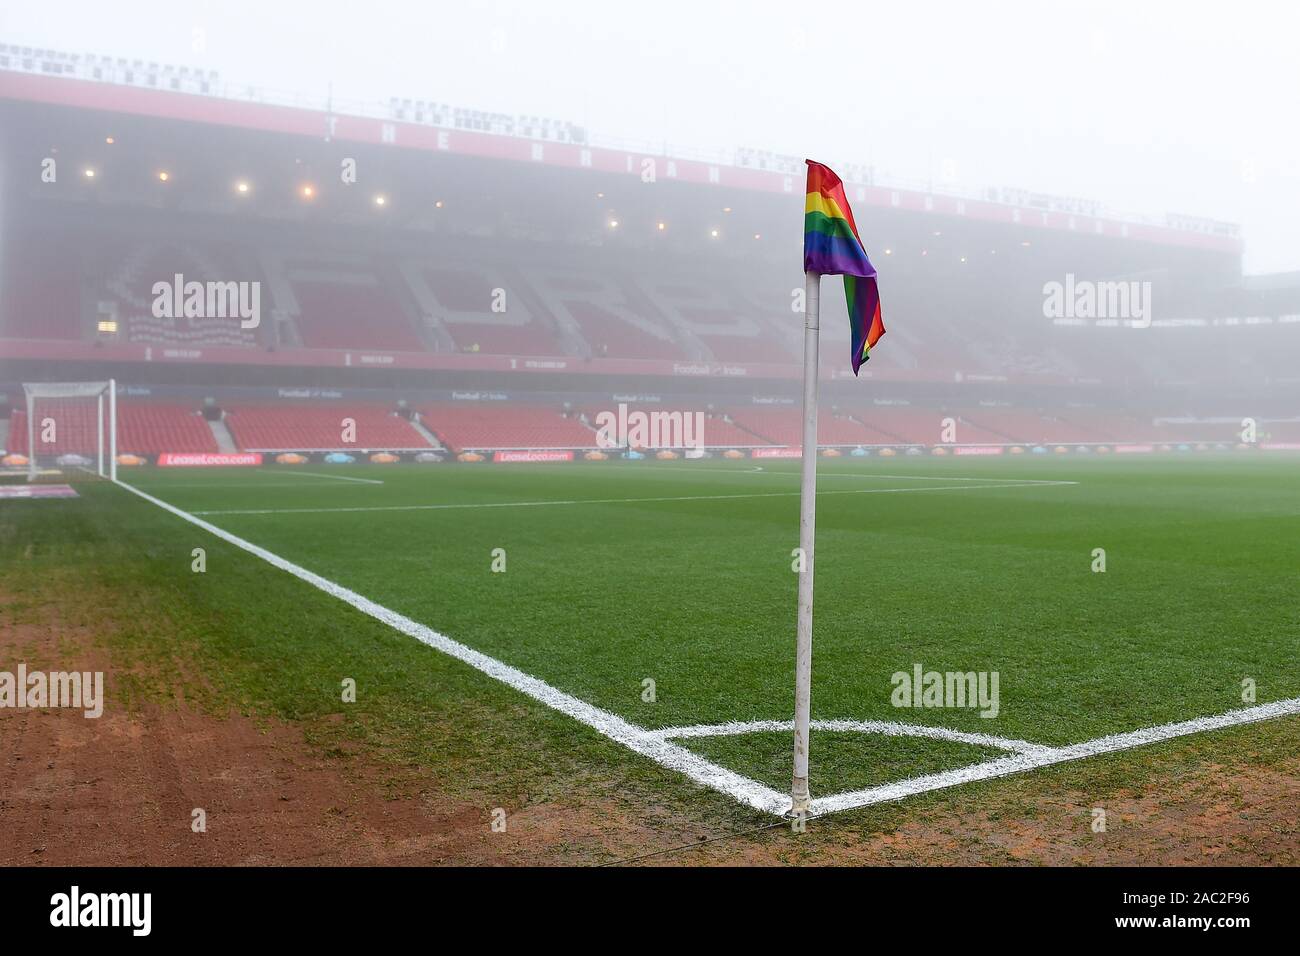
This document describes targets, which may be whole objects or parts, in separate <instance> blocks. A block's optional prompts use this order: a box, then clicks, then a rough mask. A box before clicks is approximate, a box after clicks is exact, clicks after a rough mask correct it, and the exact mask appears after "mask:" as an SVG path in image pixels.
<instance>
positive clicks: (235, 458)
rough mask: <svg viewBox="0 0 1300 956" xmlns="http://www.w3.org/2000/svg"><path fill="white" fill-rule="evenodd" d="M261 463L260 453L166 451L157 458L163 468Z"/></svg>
mask: <svg viewBox="0 0 1300 956" xmlns="http://www.w3.org/2000/svg"><path fill="white" fill-rule="evenodd" d="M261 463H262V453H261V452H260V451H241V452H237V453H234V454H231V453H227V452H175V451H167V452H163V453H162V454H161V455H159V456H158V464H159V465H161V466H163V467H164V468H207V467H212V466H218V465H219V466H229V465H260V464H261Z"/></svg>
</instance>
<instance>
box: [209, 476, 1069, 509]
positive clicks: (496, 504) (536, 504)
mask: <svg viewBox="0 0 1300 956" xmlns="http://www.w3.org/2000/svg"><path fill="white" fill-rule="evenodd" d="M1077 484H1078V482H1077V481H1045V482H1039V483H1036V484H1028V483H1026V482H1023V481H1021V482H1017V483H1015V484H1008V485H941V486H938V487H936V486H933V485H929V486H925V487H921V488H852V489H848V490H844V491H818V492H817V496H818V497H819V498H820V497H822V496H825V495H883V494H906V493H908V492H919V491H988V490H990V489H993V488H1041V487H1044V486H1050V485H1077ZM797 497H799V492H797V491H756V492H750V493H743V494H734V495H664V496H658V497H652V498H572V499H556V500H553V501H471V502H448V503H446V504H434V505H374V506H369V507H367V506H364V505H355V506H346V507H340V508H222V509H216V510H209V511H195V512H194V514H196V515H312V514H332V513H334V512H340V513H341V512H353V511H460V510H464V509H471V508H544V507H547V506H553V505H624V504H646V503H651V502H661V501H729V500H734V499H738V498H797Z"/></svg>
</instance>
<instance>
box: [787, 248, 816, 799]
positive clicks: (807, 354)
mask: <svg viewBox="0 0 1300 956" xmlns="http://www.w3.org/2000/svg"><path fill="white" fill-rule="evenodd" d="M821 278H822V277H821V274H820V273H817V272H805V273H804V313H803V472H802V476H801V480H800V483H799V550H800V553H801V554H802V555H803V561H804V563H803V572H802V573H801V574H800V575H799V621H798V626H797V630H796V637H795V655H794V781H793V783H792V784H791V786H790V799H791V806H790V813H791V814H796V813H807V812H808V801H809V797H808V719H809V714H810V711H811V699H812V612H813V546H814V544H815V542H816V534H817V347H818V332H819V330H820V324H819V323H820V316H821V301H820V299H821Z"/></svg>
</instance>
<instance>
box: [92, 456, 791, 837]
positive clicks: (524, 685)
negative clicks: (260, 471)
mask: <svg viewBox="0 0 1300 956" xmlns="http://www.w3.org/2000/svg"><path fill="white" fill-rule="evenodd" d="M117 485H118V486H119V487H121V488H124V489H125V490H127V491H129V492H130V493H131V494H133V495H137V496H138V497H140V498H143V499H144V500H145V501H147V502H149V503H150V504H153V505H156V506H157V507H159V508H161V509H163V510H164V511H166V512H168V513H169V514H172V515H175V516H176V517H177V518H180V519H181V520H182V521H187V522H189V523H190V524H192V525H194V526H195V527H198V528H202V529H203V530H204V531H206V532H208V533H209V534H211V535H214V536H216V537H218V538H220V539H221V540H222V541H225V542H226V543H227V544H232V545H234V546H235V547H237V548H239V549H241V550H243V551H246V552H248V553H249V554H251V555H253V556H254V557H257V558H261V559H262V560H263V561H265V562H266V563H267V564H270V565H272V566H273V567H276V568H279V569H280V570H281V571H285V572H287V573H289V574H291V575H293V576H294V577H296V578H298V579H299V580H300V581H304V582H306V583H307V584H310V585H311V586H312V587H314V588H317V589H318V590H321V591H324V592H325V593H326V594H328V595H330V596H331V597H335V598H338V599H339V600H340V601H342V602H343V603H345V604H348V605H351V606H352V607H353V608H355V609H356V610H358V611H360V612H361V613H362V614H365V615H367V616H368V617H372V618H374V619H375V620H376V621H379V622H380V623H382V624H387V625H388V626H389V627H391V628H393V629H394V630H397V631H400V632H401V633H403V634H406V635H407V636H409V637H413V638H415V639H416V640H417V641H420V642H421V643H422V644H427V645H428V646H429V647H432V648H433V649H434V650H437V651H441V652H442V653H443V654H446V655H447V656H448V657H454V658H455V659H456V660H458V661H461V662H463V663H465V664H468V665H469V666H470V667H473V668H474V669H475V670H477V671H481V672H482V673H484V674H486V675H488V676H489V677H491V678H493V679H495V680H498V681H500V682H501V683H503V684H505V685H507V686H508V687H512V688H514V689H515V690H517V691H519V692H520V693H523V694H526V695H527V696H529V697H531V698H532V699H533V700H535V701H537V702H538V703H541V704H544V705H545V706H547V707H549V708H551V709H552V710H556V711H559V712H560V713H562V714H565V715H567V716H569V717H572V718H573V719H574V720H576V721H578V722H579V723H582V724H585V725H587V726H588V727H590V728H592V729H593V730H595V731H596V732H597V733H599V734H602V735H603V736H605V737H608V738H609V739H610V740H613V741H614V742H615V743H619V744H622V745H623V746H624V747H627V748H628V749H629V750H631V751H633V752H634V753H638V754H640V755H642V756H643V757H649V758H650V759H651V760H653V761H654V762H655V763H657V764H659V765H660V766H662V767H666V768H668V769H669V770H675V771H676V772H678V773H680V774H683V775H685V776H687V777H689V778H690V779H691V780H693V781H695V782H696V783H698V784H700V785H701V786H705V787H709V788H711V789H713V790H716V791H718V792H719V793H723V794H725V795H727V796H729V797H731V798H732V799H733V800H736V801H737V802H739V803H742V804H745V805H746V806H749V807H752V808H754V809H755V810H760V811H762V812H764V813H776V814H780V813H783V812H784V811H785V810H786V809H787V807H788V805H789V802H790V798H789V797H788V796H787V795H785V794H783V793H778V792H777V791H775V790H773V789H772V788H771V787H766V786H764V785H763V784H761V783H759V782H758V781H756V780H751V779H749V778H748V777H745V776H742V775H741V774H738V773H736V772H735V771H732V770H728V769H727V768H725V767H721V766H719V765H718V764H715V763H712V762H711V761H708V760H705V759H704V758H703V757H701V756H700V755H699V754H696V753H694V752H692V751H690V750H687V749H686V748H685V747H681V746H679V745H677V744H674V743H671V742H670V741H667V740H664V739H663V738H662V737H660V736H658V735H657V734H654V733H652V732H650V731H648V730H646V729H645V728H643V727H638V726H637V725H636V724H633V723H631V722H630V721H626V720H624V719H623V718H621V717H618V716H615V715H614V714H611V713H610V712H609V711H606V710H601V709H600V708H599V707H596V706H594V705H592V704H588V703H587V702H586V701H583V700H579V699H578V698H577V697H574V696H573V695H572V694H566V693H565V692H564V691H562V690H559V689H558V688H555V687H552V686H551V685H550V684H547V683H546V682H545V681H542V680H539V679H538V678H536V677H533V676H532V675H531V674H526V673H524V672H523V671H521V670H519V669H518V668H515V667H511V666H510V665H509V664H506V663H505V662H503V661H499V660H497V659H496V658H494V657H489V656H488V655H486V654H484V653H482V652H480V651H476V650H474V649H473V648H471V647H469V646H467V645H465V644H462V643H460V642H459V641H455V640H452V639H451V638H450V637H447V636H446V635H445V634H440V633H438V632H437V631H435V630H433V628H431V627H427V626H425V625H423V624H421V623H419V622H418V621H413V620H411V619H410V618H409V617H406V616H405V615H403V614H399V613H398V612H397V611H394V610H392V609H390V608H387V607H384V606H383V605H382V604H378V603H376V602H375V601H372V600H370V599H369V598H367V597H364V596H363V595H360V594H358V593H357V592H355V591H352V590H349V589H348V588H345V587H343V585H341V584H337V583H335V582H334V581H331V580H329V579H328V578H324V577H321V576H320V575H319V574H316V573H315V572H313V571H308V570H307V569H306V568H304V567H302V566H300V565H297V564H294V563H293V562H292V561H290V560H288V559H287V558H282V557H280V556H279V555H278V554H275V553H274V552H272V551H268V550H267V549H265V548H263V547H260V546H259V545H256V544H253V543H252V542H251V541H246V540H244V539H243V538H241V537H239V536H238V535H234V534H231V533H230V532H229V531H226V530H224V529H222V528H218V527H217V526H216V525H214V524H211V523H209V522H207V521H204V520H203V519H201V518H196V517H195V516H194V515H192V514H190V513H189V512H187V511H183V510H182V509H180V508H177V507H176V506H175V505H172V504H169V503H168V502H166V501H163V500H162V499H161V498H155V497H154V496H153V495H151V494H149V493H147V492H144V491H141V490H140V489H139V488H135V487H132V486H131V485H128V484H126V483H125V482H122V481H118V482H117Z"/></svg>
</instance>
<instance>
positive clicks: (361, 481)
mask: <svg viewBox="0 0 1300 956" xmlns="http://www.w3.org/2000/svg"><path fill="white" fill-rule="evenodd" d="M270 474H273V475H305V476H306V477H308V478H329V479H330V480H332V481H355V482H356V483H357V484H359V485H382V484H383V482H382V481H381V480H380V479H378V478H350V477H348V476H347V475H322V474H320V473H319V472H315V471H273V472H270Z"/></svg>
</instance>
